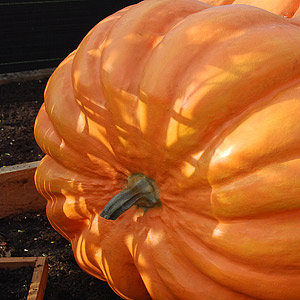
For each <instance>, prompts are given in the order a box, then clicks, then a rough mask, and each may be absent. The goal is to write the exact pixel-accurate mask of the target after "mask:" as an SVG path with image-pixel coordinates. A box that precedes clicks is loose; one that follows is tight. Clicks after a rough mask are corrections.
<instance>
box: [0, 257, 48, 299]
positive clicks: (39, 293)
mask: <svg viewBox="0 0 300 300" xmlns="http://www.w3.org/2000/svg"><path fill="white" fill-rule="evenodd" d="M21 267H33V268H34V269H33V274H32V279H31V284H30V287H29V292H28V296H27V300H42V299H43V298H44V294H45V290H46V285H47V279H48V264H47V260H46V258H45V257H1V258H0V268H1V269H18V268H21Z"/></svg>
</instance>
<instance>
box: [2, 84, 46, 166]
mask: <svg viewBox="0 0 300 300" xmlns="http://www.w3.org/2000/svg"><path fill="white" fill-rule="evenodd" d="M46 82H47V79H41V80H33V81H26V82H11V83H9V84H4V85H0V140H1V143H0V167H3V166H10V165H15V164H20V163H23V162H31V161H36V160H40V159H41V158H42V156H43V152H42V151H41V150H40V148H39V147H38V145H37V144H36V142H35V140H34V136H33V125H34V121H35V118H36V115H37V113H38V111H39V108H40V107H41V105H42V103H43V92H44V88H45V85H46Z"/></svg>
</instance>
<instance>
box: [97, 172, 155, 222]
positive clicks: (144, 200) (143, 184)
mask: <svg viewBox="0 0 300 300" xmlns="http://www.w3.org/2000/svg"><path fill="white" fill-rule="evenodd" d="M133 205H137V206H139V207H143V208H144V210H145V211H146V210H147V209H148V208H150V207H155V206H160V205H161V202H160V200H159V195H158V187H157V185H156V183H155V181H154V180H153V179H151V178H148V177H146V176H145V175H144V174H139V173H138V174H133V175H131V176H130V177H128V180H127V186H126V188H125V189H124V190H122V191H121V192H120V193H118V194H117V195H116V196H114V197H113V198H111V200H110V201H109V202H108V203H107V204H106V206H105V207H104V209H103V211H102V212H101V217H103V218H105V219H107V220H116V219H117V218H118V217H119V216H120V215H121V214H122V213H123V212H125V211H126V210H128V209H129V208H130V207H131V206H133Z"/></svg>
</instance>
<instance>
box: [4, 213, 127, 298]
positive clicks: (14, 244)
mask: <svg viewBox="0 0 300 300" xmlns="http://www.w3.org/2000/svg"><path fill="white" fill-rule="evenodd" d="M17 256H46V257H47V261H48V265H49V275H48V281H47V288H46V293H45V297H44V300H62V299H64V300H83V299H85V300H96V299H98V300H117V299H122V298H120V297H119V296H117V295H116V294H115V293H114V292H113V291H112V290H111V288H110V287H109V286H108V284H107V283H106V282H103V281H100V280H98V279H96V278H94V277H92V276H90V275H88V274H86V273H85V272H84V271H82V270H81V269H80V268H79V267H78V265H77V263H76V261H75V259H74V256H73V252H72V249H71V245H70V243H69V242H68V241H67V240H65V239H64V238H63V237H62V236H61V235H59V234H58V233H57V232H56V231H55V230H54V229H53V228H52V227H51V225H50V224H49V222H48V220H47V217H46V214H45V211H36V212H26V213H24V214H19V215H14V216H9V217H6V218H2V219H0V257H17ZM3 276H4V274H3ZM10 279H12V280H13V279H14V280H15V283H14V286H13V290H11V286H10V285H4V286H3V284H2V285H0V288H1V289H0V299H2V300H23V299H24V300H25V299H26V298H27V295H26V296H25V297H24V287H23V283H20V284H19V285H18V286H17V285H16V282H19V280H20V279H19V274H18V273H16V272H12V274H11V276H10ZM2 281H4V279H3V278H1V272H0V282H2ZM17 288H18V289H19V290H18V289H17ZM22 293H23V297H21V295H22Z"/></svg>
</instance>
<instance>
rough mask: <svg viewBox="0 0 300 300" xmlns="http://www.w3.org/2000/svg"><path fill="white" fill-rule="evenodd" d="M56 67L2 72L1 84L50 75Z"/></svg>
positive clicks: (0, 76) (37, 78)
mask: <svg viewBox="0 0 300 300" xmlns="http://www.w3.org/2000/svg"><path fill="white" fill-rule="evenodd" d="M54 70H55V68H46V69H38V70H32V71H23V72H14V73H3V74H0V85H4V84H8V83H10V82H24V81H30V80H39V79H44V78H47V77H49V76H50V75H51V74H52V73H53V72H54Z"/></svg>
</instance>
